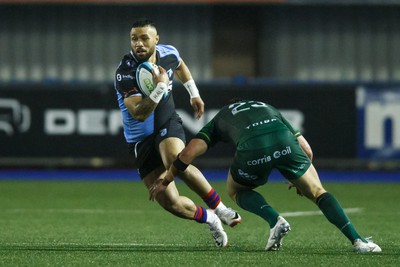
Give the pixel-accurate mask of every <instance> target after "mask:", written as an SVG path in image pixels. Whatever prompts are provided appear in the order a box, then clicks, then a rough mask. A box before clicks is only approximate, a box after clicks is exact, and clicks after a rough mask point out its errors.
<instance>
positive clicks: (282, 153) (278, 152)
mask: <svg viewBox="0 0 400 267" xmlns="http://www.w3.org/2000/svg"><path fill="white" fill-rule="evenodd" d="M291 153H292V149H291V147H290V146H287V147H285V149H283V150H276V151H274V152H273V153H272V155H264V156H263V157H261V158H258V159H253V160H248V161H247V162H246V164H247V165H248V166H257V165H261V164H265V163H268V162H270V161H271V160H272V158H274V159H279V158H280V157H282V156H287V155H289V154H291Z"/></svg>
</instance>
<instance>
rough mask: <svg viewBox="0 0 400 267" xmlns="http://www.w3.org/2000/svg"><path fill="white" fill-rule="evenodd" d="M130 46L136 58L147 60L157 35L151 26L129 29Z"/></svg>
mask: <svg viewBox="0 0 400 267" xmlns="http://www.w3.org/2000/svg"><path fill="white" fill-rule="evenodd" d="M130 35H131V48H132V52H133V53H134V54H135V56H136V58H137V59H139V60H140V61H141V62H143V61H147V60H148V59H149V58H150V57H151V56H152V55H153V54H154V52H155V50H156V44H157V43H158V40H159V36H158V35H157V30H156V29H155V28H153V27H148V26H147V27H140V28H132V29H131V34H130Z"/></svg>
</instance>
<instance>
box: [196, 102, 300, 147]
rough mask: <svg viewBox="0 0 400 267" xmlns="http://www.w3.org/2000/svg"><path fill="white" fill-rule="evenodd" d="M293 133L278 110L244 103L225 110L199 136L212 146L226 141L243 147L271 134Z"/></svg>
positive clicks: (296, 132)
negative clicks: (279, 132)
mask: <svg viewBox="0 0 400 267" xmlns="http://www.w3.org/2000/svg"><path fill="white" fill-rule="evenodd" d="M282 130H283V131H285V130H286V131H287V130H289V131H290V132H291V133H292V134H293V135H294V136H296V137H297V136H299V135H300V132H299V131H298V130H297V129H295V128H294V127H293V126H292V125H291V124H290V123H289V122H288V121H287V120H286V119H285V118H284V117H283V116H282V114H281V113H280V112H279V110H277V109H276V108H275V107H273V106H271V105H268V104H266V103H263V102H259V101H252V100H243V101H240V102H236V103H234V104H230V105H227V106H224V107H223V108H222V109H221V110H220V111H219V112H218V113H217V114H216V115H215V117H214V118H213V119H212V120H211V121H209V122H208V123H207V124H206V125H205V126H204V127H203V128H202V129H201V130H200V131H199V133H198V134H197V135H196V138H200V139H203V140H204V141H205V142H206V143H207V145H208V146H212V145H214V144H215V143H217V142H219V141H222V142H228V143H232V144H234V145H236V147H240V145H241V144H242V143H244V142H246V141H248V140H250V139H252V138H256V137H258V136H261V135H265V134H267V133H273V132H277V131H282Z"/></svg>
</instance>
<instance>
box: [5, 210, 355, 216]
mask: <svg viewBox="0 0 400 267" xmlns="http://www.w3.org/2000/svg"><path fill="white" fill-rule="evenodd" d="M362 210H363V208H348V209H344V211H345V212H346V213H359V212H362ZM5 212H6V213H25V212H37V213H77V214H107V213H149V212H153V213H154V212H158V211H155V210H154V211H146V210H140V209H132V210H128V209H119V210H106V209H6V210H5ZM0 213H1V211H0ZM281 215H282V216H284V217H301V216H315V215H323V214H322V212H321V211H319V210H316V211H295V212H282V213H281Z"/></svg>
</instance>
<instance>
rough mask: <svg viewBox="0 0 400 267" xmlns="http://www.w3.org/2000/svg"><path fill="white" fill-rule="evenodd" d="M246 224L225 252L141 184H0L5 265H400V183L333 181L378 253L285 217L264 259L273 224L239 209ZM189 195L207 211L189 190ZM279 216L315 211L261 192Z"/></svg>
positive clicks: (277, 189) (279, 191)
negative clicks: (356, 249)
mask: <svg viewBox="0 0 400 267" xmlns="http://www.w3.org/2000/svg"><path fill="white" fill-rule="evenodd" d="M212 184H213V185H214V186H215V188H216V189H217V190H218V191H219V193H220V194H221V196H222V197H223V199H224V202H225V203H226V204H228V205H230V206H232V207H234V208H235V209H237V210H239V211H240V213H241V215H242V218H243V223H242V224H240V225H238V226H237V227H235V228H233V229H232V228H226V232H227V233H228V235H229V243H230V247H229V248H225V249H219V248H217V247H215V246H214V243H213V241H212V239H211V236H210V234H209V231H208V228H207V226H206V225H201V224H198V223H195V222H192V221H185V220H182V219H179V218H176V217H173V216H172V215H170V214H169V213H167V212H165V211H163V210H162V209H161V208H159V206H158V205H157V204H156V203H154V202H150V201H148V195H147V191H146V190H145V188H144V186H143V184H141V183H137V182H76V181H73V182H60V181H57V182H54V181H53V182H51V181H50V182H49V181H43V182H40V181H31V182H29V181H26V182H13V181H1V182H0V265H1V266H269V265H270V266H399V264H400V242H399V240H400V234H399V230H400V228H399V222H400V208H399V206H398V205H399V202H400V195H399V192H400V183H393V184H379V183H377V184H353V183H345V184H344V183H343V184H334V183H328V184H325V187H326V189H327V190H329V191H330V192H331V193H333V194H335V195H336V197H337V198H338V199H339V201H340V202H341V204H342V206H343V207H344V208H361V209H362V210H361V211H360V212H356V213H350V214H349V217H350V218H351V219H352V221H353V223H354V224H355V226H356V228H357V230H358V231H359V232H360V233H361V234H362V235H364V236H369V235H372V236H373V237H374V240H375V241H376V242H377V243H378V244H379V245H380V246H381V248H382V250H383V252H382V253H380V254H357V253H353V252H352V251H351V245H350V243H349V242H348V241H347V239H346V238H345V237H344V236H342V235H341V234H340V232H339V230H337V229H336V228H335V227H334V226H333V225H331V224H330V223H328V221H327V220H326V219H325V217H323V216H322V215H313V216H300V217H290V216H288V217H286V219H287V220H288V221H289V222H290V224H291V226H292V231H291V232H290V234H289V235H288V236H287V238H286V239H285V240H284V246H283V248H282V250H281V251H279V252H265V251H264V250H263V249H264V246H265V243H266V240H267V236H268V235H267V233H268V232H267V224H266V223H265V222H264V221H263V220H261V219H260V218H258V217H256V216H255V215H253V214H250V213H248V212H246V211H243V210H242V209H240V208H238V207H237V206H236V205H235V204H234V203H233V202H232V201H231V200H230V199H228V197H227V195H226V193H225V184H224V183H222V182H218V183H216V182H213V183H212ZM178 187H179V189H180V191H181V193H182V194H185V195H189V196H191V197H192V198H193V199H194V200H195V202H197V203H199V204H203V203H202V202H201V200H200V198H199V197H197V196H195V195H194V194H193V193H191V191H189V190H188V189H187V187H186V186H185V185H184V184H183V183H179V184H178ZM259 191H260V192H261V193H262V194H263V195H264V196H266V198H267V200H268V201H269V203H270V204H271V205H273V206H274V207H275V208H276V209H277V210H278V211H280V212H296V211H317V208H316V206H315V205H314V204H312V203H311V202H310V201H309V200H306V199H305V198H301V197H299V196H297V195H296V194H295V192H294V191H288V190H287V188H286V185H285V184H284V183H270V184H268V185H267V186H265V187H264V188H262V189H260V190H259Z"/></svg>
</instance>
